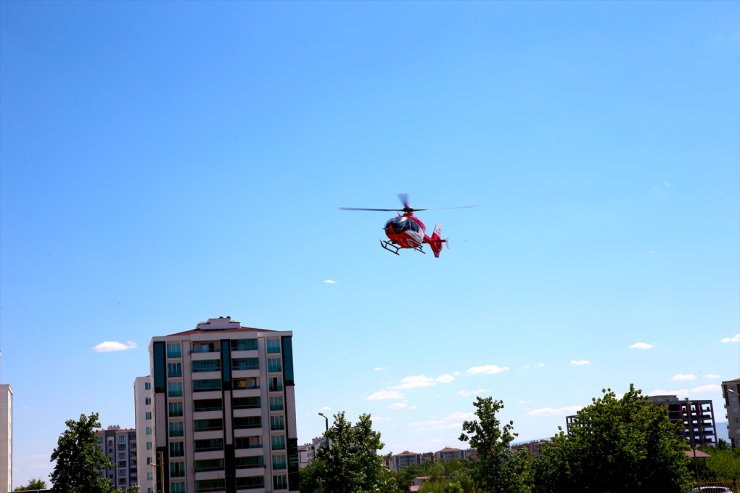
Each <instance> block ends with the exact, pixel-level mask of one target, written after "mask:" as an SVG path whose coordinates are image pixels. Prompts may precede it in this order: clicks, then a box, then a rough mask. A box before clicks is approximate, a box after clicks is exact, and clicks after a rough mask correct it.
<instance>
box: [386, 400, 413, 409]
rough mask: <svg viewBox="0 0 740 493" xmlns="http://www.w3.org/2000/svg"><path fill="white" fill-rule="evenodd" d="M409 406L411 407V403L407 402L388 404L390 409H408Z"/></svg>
mask: <svg viewBox="0 0 740 493" xmlns="http://www.w3.org/2000/svg"><path fill="white" fill-rule="evenodd" d="M407 407H409V405H408V404H406V403H405V402H394V403H393V404H391V405H390V406H388V409H406V408H407Z"/></svg>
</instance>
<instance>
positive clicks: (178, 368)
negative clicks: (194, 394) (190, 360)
mask: <svg viewBox="0 0 740 493" xmlns="http://www.w3.org/2000/svg"><path fill="white" fill-rule="evenodd" d="M167 376H168V377H170V378H177V377H181V376H182V363H167Z"/></svg>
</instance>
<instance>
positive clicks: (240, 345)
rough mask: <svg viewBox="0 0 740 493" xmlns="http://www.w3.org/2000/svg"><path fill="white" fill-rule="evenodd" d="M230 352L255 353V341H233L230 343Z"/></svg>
mask: <svg viewBox="0 0 740 493" xmlns="http://www.w3.org/2000/svg"><path fill="white" fill-rule="evenodd" d="M231 350H232V351H255V350H257V339H233V340H232V341H231Z"/></svg>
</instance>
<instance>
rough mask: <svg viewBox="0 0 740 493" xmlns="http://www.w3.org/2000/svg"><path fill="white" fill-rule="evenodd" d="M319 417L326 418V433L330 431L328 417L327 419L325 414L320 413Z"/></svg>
mask: <svg viewBox="0 0 740 493" xmlns="http://www.w3.org/2000/svg"><path fill="white" fill-rule="evenodd" d="M319 416H321V417H322V418H324V422H325V424H326V427H325V428H326V429H325V431H329V418H327V417H326V416H325V415H324V413H319Z"/></svg>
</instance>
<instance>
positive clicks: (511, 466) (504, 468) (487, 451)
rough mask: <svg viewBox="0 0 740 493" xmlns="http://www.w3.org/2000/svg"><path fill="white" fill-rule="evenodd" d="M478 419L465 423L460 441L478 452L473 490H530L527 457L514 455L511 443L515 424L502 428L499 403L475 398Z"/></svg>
mask: <svg viewBox="0 0 740 493" xmlns="http://www.w3.org/2000/svg"><path fill="white" fill-rule="evenodd" d="M473 405H474V406H475V409H476V410H475V415H476V416H477V418H478V419H477V420H472V421H465V422H464V423H463V425H462V427H463V433H462V434H461V435H460V440H461V441H464V442H469V443H470V446H471V448H474V449H475V450H476V452H477V455H478V459H477V461H476V462H475V464H474V466H473V477H474V480H475V485H476V488H477V489H478V490H479V491H485V492H490V493H494V492H502V493H508V492H511V493H522V492H526V491H529V488H528V486H527V483H528V471H529V460H528V458H529V456H528V454H527V452H526V451H523V452H519V453H515V452H513V451H512V450H511V448H510V445H511V442H512V441H513V440H514V438H516V436H517V434H516V433H514V432H513V429H514V423H513V422H511V421H509V422H508V423H507V424H505V425H504V426H503V428H502V427H501V423H500V422H499V420H498V418H497V417H496V414H497V413H498V412H499V411H501V409H503V408H504V403H503V402H502V401H495V400H493V398H492V397H476V400H475V403H474V404H473Z"/></svg>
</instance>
